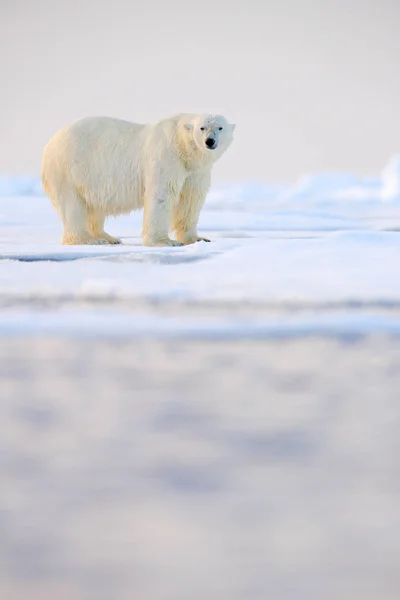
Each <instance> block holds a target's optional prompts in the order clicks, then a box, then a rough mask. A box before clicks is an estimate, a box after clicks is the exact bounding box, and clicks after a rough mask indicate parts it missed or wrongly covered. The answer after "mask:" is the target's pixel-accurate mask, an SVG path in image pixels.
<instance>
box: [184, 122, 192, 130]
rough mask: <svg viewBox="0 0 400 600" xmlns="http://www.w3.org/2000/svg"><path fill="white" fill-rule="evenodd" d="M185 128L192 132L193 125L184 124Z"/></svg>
mask: <svg viewBox="0 0 400 600" xmlns="http://www.w3.org/2000/svg"><path fill="white" fill-rule="evenodd" d="M185 127H186V129H187V130H188V131H192V129H193V125H192V124H191V123H186V125H185Z"/></svg>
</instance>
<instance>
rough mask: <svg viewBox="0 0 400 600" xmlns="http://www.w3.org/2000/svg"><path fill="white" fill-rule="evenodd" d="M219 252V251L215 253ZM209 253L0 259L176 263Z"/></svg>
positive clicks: (55, 255)
mask: <svg viewBox="0 0 400 600" xmlns="http://www.w3.org/2000/svg"><path fill="white" fill-rule="evenodd" d="M217 254H219V253H217ZM208 257H209V255H205V254H201V255H199V254H197V255H187V254H163V253H161V252H154V253H145V252H140V253H137V254H135V253H129V254H127V253H121V254H98V253H96V254H94V253H93V254H88V253H82V254H78V253H73V254H72V253H69V254H37V255H35V254H33V255H28V254H21V255H9V256H7V255H3V256H0V261H1V260H14V261H17V262H25V263H37V262H72V261H75V260H87V259H91V260H97V261H106V262H116V263H121V262H124V263H129V262H141V263H155V264H160V265H176V264H182V263H192V262H198V261H200V260H204V259H206V258H208Z"/></svg>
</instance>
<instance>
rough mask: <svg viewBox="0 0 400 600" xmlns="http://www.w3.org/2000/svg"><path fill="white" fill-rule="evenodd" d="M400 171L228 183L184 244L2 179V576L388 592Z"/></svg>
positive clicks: (394, 587) (158, 587)
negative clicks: (98, 223) (65, 241)
mask: <svg viewBox="0 0 400 600" xmlns="http://www.w3.org/2000/svg"><path fill="white" fill-rule="evenodd" d="M399 173H400V166H399V162H398V161H396V160H392V161H391V162H390V165H389V166H388V168H387V169H385V170H384V172H383V174H382V175H381V176H380V177H377V178H373V177H372V178H369V179H368V180H360V179H358V178H357V177H353V176H351V175H341V174H337V175H336V174H322V175H321V174H319V175H318V174H317V175H311V176H307V177H305V178H302V179H301V181H300V182H299V183H298V184H296V185H294V186H292V187H290V186H284V185H269V184H264V183H257V182H256V183H254V182H248V183H243V184H241V185H232V184H229V183H226V184H218V185H215V186H214V187H213V189H212V191H211V193H210V197H209V198H208V201H207V203H206V206H205V208H204V211H203V213H202V215H201V221H200V231H201V233H202V234H203V235H205V236H206V237H209V238H210V239H211V240H212V242H211V243H206V242H201V243H198V244H195V245H191V246H187V247H177V248H146V247H144V246H143V245H142V243H141V239H140V229H141V218H142V216H141V214H134V215H130V216H127V217H123V218H122V217H121V218H118V219H112V220H110V221H109V223H107V227H106V229H108V230H109V231H110V233H111V234H114V235H117V236H121V237H122V239H123V245H122V246H115V247H112V246H110V247H105V246H80V247H78V246H75V247H68V246H62V245H60V238H61V226H60V223H59V221H58V218H57V215H56V214H55V212H54V210H53V208H52V207H51V204H50V202H49V200H48V199H47V198H45V197H44V196H43V194H41V192H40V187H39V183H38V180H37V178H35V177H31V178H29V177H27V178H7V177H4V178H3V179H1V181H0V397H1V402H0V490H1V492H0V597H1V598H3V597H4V598H10V599H11V598H12V600H25V599H26V597H27V590H29V593H28V595H29V598H32V599H33V600H39V599H40V600H50V599H52V598H60V599H62V600H63V599H64V598H68V600H86V598H100V599H102V598H104V600H106V599H108V598H118V600H131V599H132V598H140V599H143V600H144V599H146V600H170V599H171V600H172V599H173V600H180V599H182V600H184V599H186V598H190V599H191V600H204V599H205V598H207V599H208V600H243V599H246V600H265V599H266V598H274V599H275V598H276V599H277V600H302V599H307V600H314V599H315V600H317V599H319V598H325V599H326V600H337V598H341V599H342V600H353V599H354V598H363V599H365V600H378V599H379V600H394V599H395V598H397V597H398V581H399V575H398V573H399V559H398V556H399V555H400V528H399V523H400V519H399V506H400V493H399V485H398V473H399V464H398V461H399V459H398V457H399V435H398V430H399V427H398V426H399V422H400V410H399V401H398V399H399V389H400V351H399V343H398V338H399V336H400V319H399V308H400V277H399V264H400V263H399V257H400V201H399V200H400V196H399V193H398V192H399V187H398V181H399ZM396 178H397V179H396ZM396 182H397V183H396Z"/></svg>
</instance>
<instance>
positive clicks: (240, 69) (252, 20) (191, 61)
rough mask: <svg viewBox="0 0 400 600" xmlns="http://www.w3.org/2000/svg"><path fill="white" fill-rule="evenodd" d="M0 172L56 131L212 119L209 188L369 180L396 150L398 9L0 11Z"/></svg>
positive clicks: (47, 0) (85, 5) (398, 0)
mask: <svg viewBox="0 0 400 600" xmlns="http://www.w3.org/2000/svg"><path fill="white" fill-rule="evenodd" d="M0 73H1V79H0V174H18V173H38V172H39V169H40V160H41V153H42V149H43V146H44V144H45V143H46V141H47V140H48V139H49V137H50V136H51V135H52V134H53V133H54V132H55V131H56V130H57V129H58V128H60V127H61V126H63V125H66V124H67V123H70V122H71V121H73V120H75V119H77V118H80V117H84V116H88V115H108V116H114V117H120V118H124V119H128V120H131V121H137V122H152V121H156V120H158V119H161V118H163V117H166V116H168V115H170V114H175V113H179V112H218V113H222V114H224V115H225V116H226V117H227V118H228V119H229V120H230V121H231V122H233V123H236V125H237V127H236V132H235V142H234V144H233V145H232V147H231V148H230V149H229V151H228V153H227V154H226V155H225V156H224V157H223V158H222V159H221V161H220V162H219V163H218V164H217V165H216V167H215V178H216V179H226V180H229V179H235V180H249V179H253V180H269V181H275V182H279V181H292V180H295V179H296V178H297V177H298V176H299V175H301V174H302V173H308V172H316V171H327V170H329V171H331V170H347V171H352V172H354V173H356V174H359V175H369V174H375V173H377V172H379V171H380V170H381V168H382V167H383V166H384V164H385V163H386V162H387V160H388V158H389V157H390V156H391V155H393V154H395V153H400V0H243V1H237V0H231V1H228V0H226V1H224V0H196V1H195V2H193V1H191V0H185V1H183V0H170V1H168V0H167V1H165V2H163V1H162V0H140V1H138V0H113V1H105V0H80V1H77V0H0Z"/></svg>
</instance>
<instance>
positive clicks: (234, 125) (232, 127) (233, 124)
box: [231, 123, 236, 132]
mask: <svg viewBox="0 0 400 600" xmlns="http://www.w3.org/2000/svg"><path fill="white" fill-rule="evenodd" d="M235 127H236V123H232V124H231V129H232V132H234V131H235Z"/></svg>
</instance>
